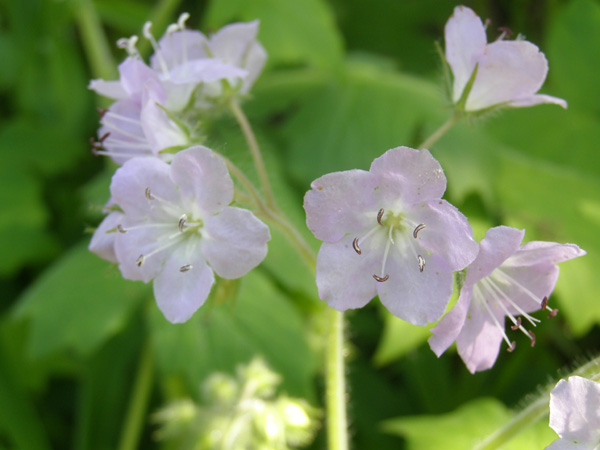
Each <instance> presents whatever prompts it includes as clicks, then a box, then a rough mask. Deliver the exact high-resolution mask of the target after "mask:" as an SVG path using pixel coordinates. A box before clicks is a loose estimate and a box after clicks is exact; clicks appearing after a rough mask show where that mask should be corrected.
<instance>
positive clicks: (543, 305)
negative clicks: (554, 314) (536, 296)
mask: <svg viewBox="0 0 600 450" xmlns="http://www.w3.org/2000/svg"><path fill="white" fill-rule="evenodd" d="M541 306H542V311H545V310H546V308H547V307H548V297H547V296H546V297H544V298H543V299H542V304H541Z"/></svg>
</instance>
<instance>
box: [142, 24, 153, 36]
mask: <svg viewBox="0 0 600 450" xmlns="http://www.w3.org/2000/svg"><path fill="white" fill-rule="evenodd" d="M151 28H152V22H150V21H148V22H146V23H145V24H144V28H142V30H143V31H142V33H143V34H144V37H145V38H146V39H148V40H149V39H152V38H153V37H154V36H152V32H151V31H150V29H151Z"/></svg>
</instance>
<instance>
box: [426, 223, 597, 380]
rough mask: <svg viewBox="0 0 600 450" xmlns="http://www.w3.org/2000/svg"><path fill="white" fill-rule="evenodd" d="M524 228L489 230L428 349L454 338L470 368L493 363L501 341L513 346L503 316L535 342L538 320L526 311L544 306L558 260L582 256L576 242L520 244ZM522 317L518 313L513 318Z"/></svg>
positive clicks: (475, 369)
mask: <svg viewBox="0 0 600 450" xmlns="http://www.w3.org/2000/svg"><path fill="white" fill-rule="evenodd" d="M524 235H525V231H523V230H518V229H516V228H510V227H505V226H500V227H495V228H491V229H490V230H488V232H487V233H486V236H485V238H484V239H483V240H482V241H481V244H480V249H479V254H478V255H477V258H476V259H475V261H473V263H472V264H471V265H470V266H469V267H468V268H467V275H466V278H465V282H464V284H463V286H462V289H461V292H460V296H459V298H458V301H457V303H456V305H455V306H454V308H453V309H452V310H451V311H450V312H449V313H448V314H446V315H445V316H444V317H443V318H442V320H441V321H440V323H439V324H438V325H437V326H436V327H435V328H433V330H432V331H433V334H434V336H432V337H431V338H430V339H429V345H430V346H431V349H432V350H433V351H434V352H435V353H436V354H437V355H438V356H440V355H441V354H442V353H443V352H444V351H445V350H446V349H447V348H448V347H449V346H450V344H452V342H454V340H456V345H457V347H458V353H459V355H460V356H461V358H462V359H463V361H464V362H465V364H466V366H467V368H468V369H469V371H471V372H472V373H475V372H478V371H481V370H486V369H489V368H490V367H492V366H493V365H494V362H495V361H496V358H497V357H498V352H499V351H500V344H501V342H502V340H503V339H504V341H505V342H506V344H507V345H508V349H509V351H513V350H514V348H515V342H514V341H511V340H510V339H509V338H508V336H507V335H506V333H505V331H504V318H505V317H508V318H509V320H510V321H511V322H512V326H511V329H513V330H520V331H522V332H523V333H524V334H525V335H527V336H528V337H529V338H530V339H531V344H532V345H534V344H535V335H534V334H533V332H532V331H531V330H527V329H526V328H525V327H524V326H523V324H522V319H521V317H523V318H524V319H525V320H527V321H528V322H529V323H530V324H531V325H532V326H535V325H536V323H537V322H539V320H538V319H536V318H534V317H531V316H530V315H529V314H528V313H531V312H534V311H537V310H539V309H547V310H548V311H549V313H550V316H551V317H552V316H554V315H556V313H557V312H558V310H556V309H552V308H549V307H548V297H549V296H550V294H551V293H552V291H553V290H554V286H555V285H556V280H557V279H558V266H557V263H559V262H562V261H567V260H569V259H573V258H576V257H578V256H582V255H585V251H583V250H581V249H580V248H579V247H578V246H577V245H575V244H557V243H554V242H541V241H534V242H529V243H527V244H525V245H522V246H521V241H522V240H523V236H524ZM516 316H521V317H516Z"/></svg>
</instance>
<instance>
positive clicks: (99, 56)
mask: <svg viewBox="0 0 600 450" xmlns="http://www.w3.org/2000/svg"><path fill="white" fill-rule="evenodd" d="M74 12H75V18H76V22H77V28H78V29H79V34H80V35H81V41H82V42H83V47H84V49H85V54H86V57H87V59H88V63H89V64H90V67H91V69H92V74H93V76H94V77H97V78H103V79H105V80H110V79H113V78H115V77H116V76H117V70H116V69H117V66H116V64H115V60H114V58H113V56H112V53H111V51H110V45H109V44H108V40H107V39H106V35H105V34H104V30H103V29H102V24H101V23H100V19H99V18H98V14H96V10H95V9H94V5H93V3H92V0H78V1H77V2H76V3H75V6H74Z"/></svg>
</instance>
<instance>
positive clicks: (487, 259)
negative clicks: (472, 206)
mask: <svg viewBox="0 0 600 450" xmlns="http://www.w3.org/2000/svg"><path fill="white" fill-rule="evenodd" d="M524 236H525V230H518V229H516V228H511V227H506V226H499V227H494V228H490V229H489V230H488V231H487V233H486V234H485V238H483V239H482V241H481V243H480V244H479V254H478V255H477V258H476V259H475V261H473V263H472V264H471V265H470V266H469V268H468V269H467V277H466V280H465V281H466V282H467V283H469V284H470V285H471V286H472V285H474V284H475V283H476V282H477V281H479V280H481V279H482V278H485V277H487V276H488V275H489V274H491V273H492V272H493V271H494V270H495V269H496V268H497V267H498V266H500V265H501V264H502V263H503V262H504V261H505V260H506V259H507V258H508V257H510V256H511V255H512V254H514V253H515V252H516V251H517V249H518V248H519V245H520V244H521V241H522V240H523V237H524Z"/></svg>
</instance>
